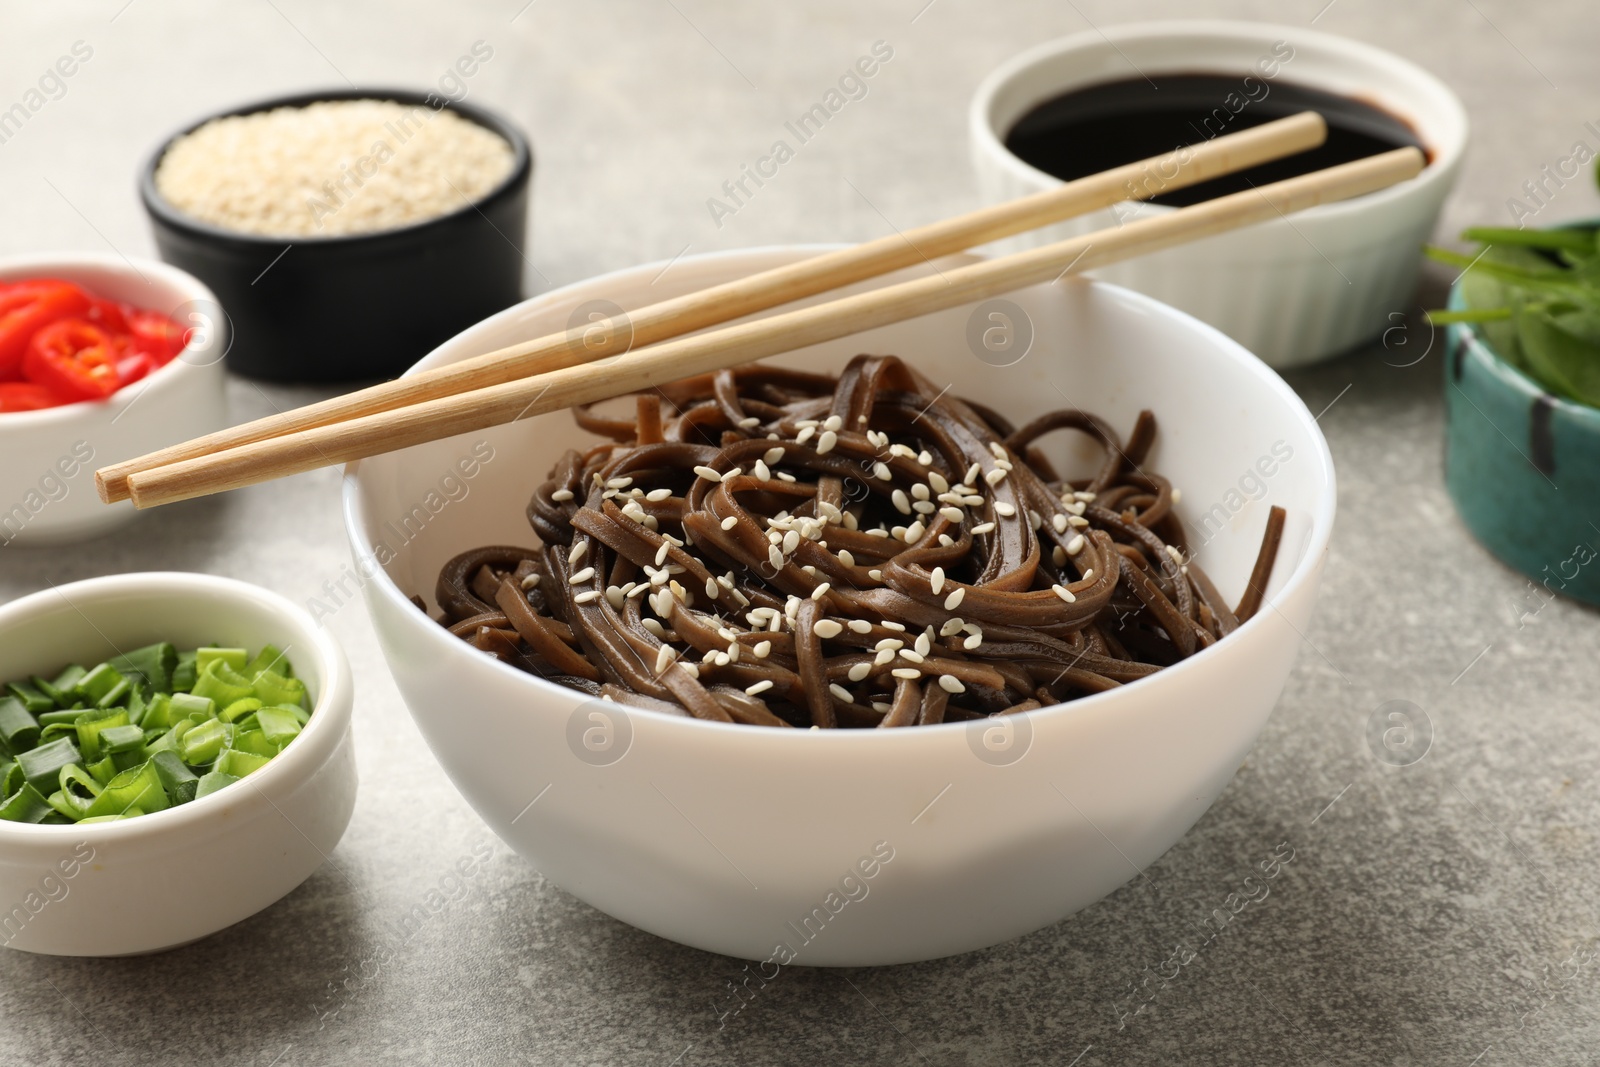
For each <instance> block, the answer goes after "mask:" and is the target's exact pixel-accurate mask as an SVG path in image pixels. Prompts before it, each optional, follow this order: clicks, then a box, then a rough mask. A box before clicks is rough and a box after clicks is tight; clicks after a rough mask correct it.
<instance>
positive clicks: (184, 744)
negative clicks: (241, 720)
mask: <svg viewBox="0 0 1600 1067" xmlns="http://www.w3.org/2000/svg"><path fill="white" fill-rule="evenodd" d="M232 733H233V726H232V725H231V724H230V723H225V722H223V721H222V720H221V719H207V720H206V721H205V722H203V723H201V724H200V725H199V726H196V727H194V728H193V729H192V730H190V731H189V732H188V733H186V734H184V735H183V737H182V739H180V740H179V741H178V755H179V756H181V757H182V758H183V762H185V763H187V764H188V765H189V766H191V767H201V766H205V765H208V764H211V763H214V762H215V761H216V759H217V754H218V753H219V752H221V751H222V749H223V746H225V745H227V744H228V741H229V739H230V735H231V734H232Z"/></svg>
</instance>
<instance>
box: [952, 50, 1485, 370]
mask: <svg viewBox="0 0 1600 1067" xmlns="http://www.w3.org/2000/svg"><path fill="white" fill-rule="evenodd" d="M1275 47H1276V48H1277V49H1278V55H1280V56H1281V55H1282V54H1283V52H1284V50H1285V49H1288V50H1292V56H1291V57H1290V58H1288V59H1287V60H1283V61H1281V62H1278V63H1276V66H1275V68H1273V67H1270V66H1269V68H1268V69H1275V70H1276V73H1275V74H1274V75H1272V77H1270V78H1268V79H1266V80H1267V81H1268V82H1270V81H1272V80H1276V79H1280V78H1281V79H1282V80H1283V81H1285V82H1292V83H1296V84H1299V85H1303V86H1306V87H1309V88H1313V89H1322V90H1325V91H1328V92H1332V93H1337V94H1340V95H1343V96H1352V97H1356V98H1359V99H1362V100H1366V101H1369V102H1371V103H1374V104H1377V105H1378V106H1379V107H1381V108H1383V109H1384V110H1386V111H1388V112H1390V113H1391V114H1393V115H1396V116H1399V117H1400V118H1402V119H1405V120H1406V121H1407V122H1408V123H1409V124H1410V125H1411V126H1412V128H1413V129H1415V130H1416V131H1417V133H1418V135H1419V136H1420V138H1421V139H1422V142H1423V144H1424V145H1425V146H1426V147H1427V149H1428V151H1429V154H1430V161H1429V163H1428V166H1427V167H1426V168H1425V169H1424V170H1423V171H1422V173H1421V174H1420V175H1418V176H1417V177H1416V178H1413V179H1411V180H1410V181H1406V182H1401V183H1400V184H1398V185H1395V186H1392V187H1390V188H1388V189H1385V190H1382V191H1380V192H1377V193H1372V194H1369V195H1367V196H1363V197H1359V198H1357V199H1354V200H1347V201H1343V202H1340V203H1336V204H1326V205H1323V206H1321V207H1315V208H1311V209H1310V210H1308V211H1302V212H1300V213H1298V214H1296V215H1294V216H1293V217H1292V219H1276V220H1273V221H1271V222H1266V223H1262V224H1260V225H1256V226H1251V227H1249V228H1247V229H1244V230H1239V231H1235V232H1233V233H1227V234H1221V235H1219V236H1216V237H1210V238H1207V239H1205V240H1202V241H1195V242H1193V243H1191V244H1187V245H1182V246H1179V247H1177V248H1170V249H1167V250H1165V251H1161V252H1154V253H1150V254H1147V255H1143V256H1140V257H1138V258H1137V259H1133V260H1129V261H1127V262H1125V263H1119V264H1114V265H1112V266H1109V267H1105V268H1102V269H1100V270H1097V271H1095V272H1094V274H1095V276H1096V277H1099V278H1103V279H1105V280H1106V281H1111V282H1115V283H1117V284H1118V285H1125V286H1127V287H1129V288H1130V289H1136V290H1138V291H1139V292H1141V293H1145V294H1147V295H1149V296H1153V297H1155V298H1156V299H1158V300H1161V301H1163V302H1165V303H1168V304H1171V305H1172V306H1173V307H1176V308H1179V309H1180V310H1183V311H1187V312H1188V313H1189V314H1191V315H1194V316H1195V317H1196V318H1199V319H1201V320H1203V321H1205V322H1208V323H1210V324H1211V325H1213V326H1215V327H1217V328H1218V329H1220V330H1222V331H1223V332H1224V333H1226V334H1228V335H1229V336H1230V337H1232V338H1233V339H1234V340H1236V341H1238V342H1239V343H1240V344H1242V345H1244V346H1245V347H1246V348H1248V349H1250V350H1251V351H1252V352H1254V353H1255V354H1256V355H1258V356H1260V357H1261V358H1262V359H1263V360H1265V361H1266V362H1267V363H1268V364H1270V365H1271V366H1274V367H1293V366H1298V365H1300V364H1305V363H1311V362H1314V361H1316V360H1319V359H1324V358H1326V357H1328V356H1332V355H1336V354H1338V353H1340V352H1343V351H1346V350H1347V349H1349V348H1351V347H1353V346H1355V345H1357V344H1359V343H1361V342H1362V341H1366V340H1369V339H1371V338H1373V337H1376V336H1378V335H1379V334H1380V333H1382V331H1383V330H1384V329H1385V328H1386V327H1388V326H1391V325H1393V323H1394V322H1395V321H1396V320H1395V319H1394V318H1392V316H1393V315H1394V314H1396V313H1399V314H1404V313H1407V312H1410V311H1412V310H1414V301H1413V300H1412V294H1413V292H1414V291H1415V289H1416V282H1417V271H1418V268H1419V266H1420V263H1421V247H1422V244H1423V242H1424V241H1426V240H1427V239H1428V238H1429V237H1430V236H1431V235H1432V233H1433V228H1434V224H1435V223H1436V221H1437V220H1438V216H1439V209H1440V207H1441V206H1442V205H1443V203H1444V199H1445V197H1446V196H1447V195H1448V194H1449V192H1450V189H1451V187H1452V186H1453V185H1454V184H1455V180H1456V174H1457V172H1458V171H1459V169H1460V166H1461V155H1462V152H1463V151H1464V149H1465V148H1466V143H1467V116H1466V111H1465V109H1464V108H1463V107H1462V105H1461V101H1460V100H1459V99H1457V97H1456V95H1455V94H1454V93H1452V92H1451V91H1450V89H1449V88H1448V87H1447V86H1446V85H1445V84H1444V83H1443V82H1441V81H1439V79H1437V78H1435V77H1434V76H1433V75H1431V74H1429V73H1428V72H1427V71H1425V70H1423V69H1422V68H1421V67H1418V66H1416V65H1415V64H1413V63H1410V62H1408V61H1406V60H1404V59H1401V58H1400V57H1399V56H1396V55H1393V54H1392V53H1389V52H1385V51H1383V50H1381V49H1378V48H1374V47H1372V46H1371V45H1366V44H1361V43H1359V42H1356V41H1351V40H1347V39H1345V38H1343V37H1335V36H1332V35H1330V34H1326V33H1317V32H1315V31H1311V30H1307V29H1304V28H1302V27H1298V26H1274V25H1271V24H1267V23H1258V22H1227V21H1210V20H1204V21H1192V22H1191V21H1161V22H1148V23H1131V24H1128V25H1122V26H1107V27H1105V28H1104V30H1103V31H1102V30H1093V31H1089V32H1085V33H1080V34H1075V35H1073V36H1071V37H1063V38H1061V39H1059V40H1055V41H1049V42H1046V43H1044V44H1041V45H1038V46H1036V47H1034V48H1032V49H1029V50H1028V51H1026V52H1024V53H1022V54H1021V55H1019V56H1017V57H1015V58H1014V59H1012V60H1010V61H1008V62H1006V63H1005V64H1003V65H1002V66H1001V67H1000V68H999V69H997V70H995V71H994V72H993V73H991V74H990V75H989V76H988V77H987V78H985V79H984V80H983V82H982V84H980V85H979V86H978V90H977V93H976V95H975V96H974V97H973V100H972V104H971V106H970V108H969V110H968V134H969V137H970V139H971V146H972V159H973V166H974V167H975V169H976V171H977V176H978V184H979V189H980V192H981V195H982V197H983V199H984V200H985V201H986V202H989V203H1000V202H1003V201H1006V200H1012V199H1015V198H1016V197H1019V196H1025V195H1027V194H1030V193H1035V192H1038V191H1040V190H1043V189H1049V188H1052V187H1054V186H1057V185H1059V184H1060V181H1059V180H1058V179H1057V178H1055V177H1053V176H1051V175H1049V174H1047V173H1045V172H1044V171H1041V170H1038V169H1036V168H1034V167H1032V166H1030V165H1028V164H1027V163H1024V162H1023V161H1022V160H1021V159H1019V158H1017V157H1016V156H1015V155H1013V154H1012V153H1011V152H1010V151H1009V150H1008V149H1007V148H1006V146H1005V138H1006V135H1007V134H1008V133H1009V132H1010V130H1011V128H1012V127H1013V126H1014V125H1015V124H1016V122H1017V120H1018V119H1020V118H1021V117H1022V116H1023V115H1025V114H1027V113H1028V112H1029V111H1030V110H1032V109H1033V108H1034V107H1035V106H1037V105H1038V104H1041V103H1044V102H1045V101H1047V100H1050V99H1053V98H1054V97H1056V96H1059V95H1061V94H1062V93H1064V92H1067V91H1069V90H1072V89H1077V88H1081V87H1084V86H1088V85H1094V84H1100V83H1104V82H1110V81H1120V80H1123V79H1127V78H1136V77H1138V76H1139V75H1140V73H1144V74H1147V75H1154V74H1162V73H1169V74H1228V75H1239V76H1241V77H1242V76H1243V75H1246V74H1254V75H1255V76H1256V77H1257V78H1258V79H1260V78H1261V74H1260V73H1259V71H1258V70H1256V69H1255V64H1256V63H1257V61H1258V60H1260V59H1262V57H1266V58H1267V59H1269V60H1271V59H1273V52H1274V48H1275ZM1246 106H1248V105H1246ZM1174 147H1176V146H1174ZM1173 210H1175V209H1174V208H1170V207H1165V206H1160V205H1154V204H1147V203H1139V204H1122V205H1118V206H1117V207H1116V208H1115V209H1107V210H1104V211H1097V212H1094V213H1092V214H1089V215H1085V216H1082V217H1080V218H1077V219H1073V220H1070V221H1068V222H1064V223H1061V224H1059V225H1056V226H1052V227H1047V228H1045V229H1042V230H1037V231H1034V232H1032V233H1029V234H1024V235H1022V236H1020V237H1016V238H1011V239H1010V241H1009V242H1007V243H1006V245H1005V247H1007V248H1023V247H1032V246H1035V245H1039V244H1044V243H1048V242H1050V241H1058V240H1062V239H1064V238H1066V237H1069V236H1073V235H1076V234H1081V233H1088V232H1090V231H1092V230H1098V229H1104V228H1106V227H1110V226H1115V225H1119V223H1120V222H1126V221H1131V220H1133V219H1138V218H1146V217H1150V216H1153V215H1158V214H1164V213H1166V212H1169V211H1173Z"/></svg>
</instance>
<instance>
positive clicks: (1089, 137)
mask: <svg viewBox="0 0 1600 1067" xmlns="http://www.w3.org/2000/svg"><path fill="white" fill-rule="evenodd" d="M1153 80H1154V82H1155V84H1154V85H1152V84H1151V82H1150V81H1147V80H1146V79H1144V78H1129V79H1128V80H1126V81H1115V82H1104V83H1102V84H1099V85H1091V86H1087V87H1085V88H1082V89H1074V90H1071V91H1070V92H1067V93H1064V94H1062V95H1061V96H1058V97H1056V98H1054V99H1053V100H1048V101H1046V102H1045V103H1043V104H1040V105H1039V106H1037V107H1035V108H1034V109H1033V110H1032V111H1029V112H1028V113H1027V114H1025V115H1024V116H1023V117H1022V118H1021V119H1019V120H1018V121H1017V124H1016V125H1015V126H1013V127H1012V128H1011V131H1010V132H1009V133H1008V134H1006V148H1008V149H1010V150H1011V152H1012V153H1014V154H1015V155H1016V156H1017V157H1018V158H1020V159H1021V160H1022V161H1023V162H1025V163H1028V164H1030V165H1032V166H1034V167H1037V168H1038V169H1040V170H1042V171H1044V172H1046V173H1047V174H1052V175H1054V176H1055V177H1057V178H1060V179H1062V180H1063V181H1071V180H1072V179H1074V178H1082V177H1085V176H1086V175H1089V174H1096V173H1098V172H1100V171H1103V170H1107V169H1109V168H1111V167H1116V166H1120V165H1121V164H1123V163H1133V162H1135V161H1137V160H1140V159H1145V158H1147V157H1149V156H1157V155H1161V154H1162V153H1164V152H1170V151H1172V150H1173V149H1175V148H1178V147H1180V146H1183V145H1198V144H1201V143H1203V142H1205V141H1209V140H1211V139H1212V138H1214V137H1220V136H1222V135H1223V134H1225V133H1236V132H1238V131H1239V130H1244V129H1249V128H1250V127H1252V126H1259V125H1261V124H1262V123H1264V122H1271V121H1272V120H1273V119H1281V118H1284V117H1285V116H1288V115H1293V114H1295V113H1297V112H1300V111H1316V112H1319V113H1320V114H1321V115H1322V117H1323V118H1324V119H1326V120H1327V122H1328V139H1327V141H1325V142H1324V143H1323V144H1322V145H1321V146H1320V147H1318V148H1313V149H1311V150H1310V151H1308V152H1301V153H1299V154H1298V155H1293V156H1288V157H1287V158H1284V159H1280V160H1275V161H1273V162H1271V163H1263V164H1261V165H1259V166H1256V167H1251V168H1250V169H1249V170H1244V171H1240V172H1238V173H1236V174H1228V175H1224V176H1223V177H1220V178H1213V179H1212V180H1210V181H1207V182H1201V183H1200V184H1199V185H1191V186H1189V187H1187V188H1184V189H1177V190H1174V191H1173V192H1170V193H1165V194H1163V195H1161V196H1156V197H1151V198H1150V200H1151V203H1154V204H1169V205H1171V206H1173V207H1184V206H1186V205H1188V204H1198V203H1200V202H1201V201H1203V200H1210V199H1212V198H1213V197H1218V196H1223V195H1225V194H1227V193H1236V192H1239V191H1241V190H1244V189H1248V188H1250V187H1251V186H1252V185H1266V184H1267V183H1268V182H1275V181H1281V180H1283V179H1285V178H1293V177H1295V176H1297V175H1300V174H1306V173H1309V172H1310V171H1314V170H1321V169H1322V168H1324V167H1331V166H1334V165H1336V164H1339V163H1349V162H1351V161H1353V160H1357V159H1364V158H1366V157H1367V156H1375V155H1378V154H1379V153H1380V152H1388V151H1391V150H1393V149H1396V148H1404V147H1406V146H1407V145H1410V146H1414V147H1416V148H1420V149H1422V150H1423V152H1424V154H1426V153H1427V148H1426V146H1425V145H1423V143H1422V141H1421V139H1420V138H1418V136H1417V133H1416V131H1415V130H1413V129H1412V128H1411V127H1410V126H1409V125H1408V124H1406V123H1405V122H1404V121H1402V120H1401V119H1398V118H1396V117H1395V116H1393V115H1391V114H1389V113H1388V112H1387V111H1384V110H1382V109H1380V108H1378V107H1375V106H1373V105H1372V104H1367V103H1363V102H1362V101H1360V100H1355V99H1352V98H1351V97H1348V96H1339V95H1338V94H1336V93H1329V92H1324V91H1323V90H1321V89H1309V88H1306V87H1305V86H1300V85H1294V84H1291V83H1287V82H1284V81H1282V80H1280V79H1265V78H1259V77H1256V76H1255V75H1250V76H1248V77H1244V76H1232V75H1226V74H1157V75H1154V76H1153Z"/></svg>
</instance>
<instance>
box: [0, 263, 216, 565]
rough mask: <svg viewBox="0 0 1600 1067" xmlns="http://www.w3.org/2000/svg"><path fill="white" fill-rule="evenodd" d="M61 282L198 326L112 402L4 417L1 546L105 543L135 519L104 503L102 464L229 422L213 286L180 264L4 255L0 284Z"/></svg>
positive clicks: (0, 427) (0, 430)
mask: <svg viewBox="0 0 1600 1067" xmlns="http://www.w3.org/2000/svg"><path fill="white" fill-rule="evenodd" d="M24 278H60V279H63V280H65V281H69V282H75V283H77V284H78V285H81V286H82V287H83V288H84V289H86V290H88V291H89V294H90V295H91V296H98V297H104V298H106V299H108V300H120V301H125V302H127V303H129V304H134V305H137V306H138V307H142V308H146V309H148V310H150V311H159V312H161V313H162V314H164V315H168V316H170V317H172V318H174V319H176V320H177V321H178V323H179V325H181V326H184V327H186V328H187V327H191V326H192V327H196V328H197V329H196V331H195V334H194V335H193V337H192V339H191V341H190V344H189V346H188V347H187V348H185V349H184V350H183V351H182V352H180V353H179V354H178V355H177V357H175V358H174V359H173V360H172V362H170V363H168V364H167V365H166V366H164V367H161V368H160V369H158V370H156V371H155V372H154V373H152V374H150V375H149V376H148V377H146V378H144V379H142V380H141V381H137V382H134V383H133V384H132V385H129V386H127V387H125V388H123V389H120V390H118V391H117V393H116V394H115V395H113V396H112V397H111V398H110V399H108V400H105V401H98V402H97V401H84V402H81V403H77V404H67V405H64V406H62V407H57V408H46V409H45V410H43V411H19V412H10V413H5V414H0V456H4V457H5V462H4V463H0V546H4V545H48V544H64V543H69V542H72V541H82V540H85V539H87V538H91V537H98V536H100V535H101V534H104V533H107V532H108V531H110V530H113V529H116V528H117V527H118V526H121V525H123V524H125V523H128V522H131V521H132V520H133V518H134V517H135V516H136V515H137V514H138V513H137V512H136V511H135V510H134V507H133V505H132V504H131V503H129V502H128V501H123V502H121V503H119V504H111V505H107V504H103V503H101V502H100V497H99V496H98V495H97V494H96V492H95V487H94V472H95V468H97V467H101V466H104V465H105V464H107V463H112V462H115V461H117V460H123V459H132V458H133V457H134V456H142V455H144V454H145V453H147V452H154V451H155V450H156V449H158V448H164V447H166V446H167V445H171V444H176V443H177V442H179V441H186V440H188V439H190V438H192V437H200V436H202V435H204V434H208V433H212V432H214V431H216V430H220V429H222V428H223V427H224V426H226V425H228V409H227V398H226V397H225V395H224V393H223V371H222V356H223V353H225V352H226V351H227V348H228V320H227V316H226V314H225V313H223V311H222V309H221V306H220V305H219V304H218V303H217V300H216V298H215V297H214V296H212V295H211V290H210V289H207V288H206V287H205V286H204V285H202V284H201V283H200V281H199V280H198V279H196V278H194V277H193V276H191V275H188V274H185V273H184V272H183V271H181V270H178V269H177V268H176V267H169V266H167V265H166V264H164V263H157V262H155V261H154V260H149V259H133V260H129V259H124V258H123V257H121V256H118V255H113V254H110V253H105V254H102V253H98V252H61V253H51V254H46V255H28V256H8V257H5V258H0V281H20V280H22V279H24Z"/></svg>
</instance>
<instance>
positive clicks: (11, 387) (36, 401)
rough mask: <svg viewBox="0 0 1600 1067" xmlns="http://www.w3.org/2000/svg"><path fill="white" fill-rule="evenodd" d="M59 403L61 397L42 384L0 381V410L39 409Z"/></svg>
mask: <svg viewBox="0 0 1600 1067" xmlns="http://www.w3.org/2000/svg"><path fill="white" fill-rule="evenodd" d="M60 403H61V399H60V398H59V397H57V396H56V395H55V394H54V393H52V392H51V391H50V390H48V389H46V388H45V387H44V386H42V385H35V384H34V383H33V382H0V412H7V411H39V410H40V409H42V408H53V407H56V406H58V405H59V404H60Z"/></svg>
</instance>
